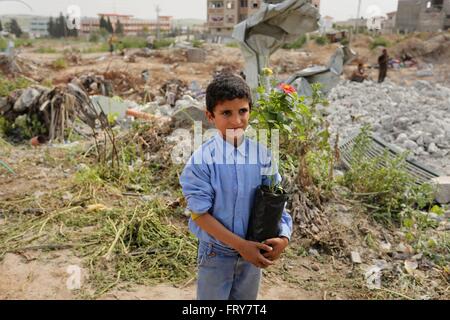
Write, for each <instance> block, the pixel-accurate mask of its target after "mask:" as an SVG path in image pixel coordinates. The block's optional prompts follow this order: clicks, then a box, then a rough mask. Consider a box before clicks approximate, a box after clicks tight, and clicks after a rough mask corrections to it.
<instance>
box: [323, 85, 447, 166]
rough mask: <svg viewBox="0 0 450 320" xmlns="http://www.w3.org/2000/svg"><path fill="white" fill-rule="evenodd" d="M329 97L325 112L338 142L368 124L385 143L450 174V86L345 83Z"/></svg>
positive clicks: (336, 88)
mask: <svg viewBox="0 0 450 320" xmlns="http://www.w3.org/2000/svg"><path fill="white" fill-rule="evenodd" d="M328 98H329V101H330V106H329V107H328V108H325V112H326V113H327V114H328V120H329V121H330V123H331V126H330V129H331V131H332V133H334V134H336V133H339V136H340V139H341V140H340V141H344V140H345V139H346V138H348V137H350V136H351V135H353V134H355V132H358V130H359V128H361V127H362V126H363V125H364V124H370V125H371V127H372V130H373V132H374V133H375V134H376V135H377V136H379V137H380V138H381V139H383V140H384V141H386V142H387V143H390V144H392V145H393V146H394V147H398V148H400V149H404V150H408V151H410V155H411V157H412V158H414V159H416V160H419V161H421V162H424V163H425V164H427V165H428V166H430V167H431V168H434V169H436V170H437V171H438V172H441V173H446V174H450V161H449V159H450V88H447V87H444V86H442V85H439V84H431V83H429V82H427V81H423V80H419V81H416V82H415V83H414V84H413V86H411V87H402V86H398V85H396V84H393V83H392V82H390V81H386V82H385V83H383V84H381V85H380V84H376V83H373V82H371V81H367V82H364V83H356V82H349V81H343V82H341V83H340V84H339V85H338V86H337V87H335V88H334V89H333V91H332V92H331V93H330V95H329V97H328Z"/></svg>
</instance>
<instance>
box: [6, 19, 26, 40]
mask: <svg viewBox="0 0 450 320" xmlns="http://www.w3.org/2000/svg"><path fill="white" fill-rule="evenodd" d="M6 29H7V31H8V32H10V33H12V34H14V35H15V36H16V37H18V38H19V37H20V36H21V35H22V33H23V32H22V29H21V28H20V26H19V23H18V22H17V20H16V19H11V21H10V22H9V23H8V24H7V25H6Z"/></svg>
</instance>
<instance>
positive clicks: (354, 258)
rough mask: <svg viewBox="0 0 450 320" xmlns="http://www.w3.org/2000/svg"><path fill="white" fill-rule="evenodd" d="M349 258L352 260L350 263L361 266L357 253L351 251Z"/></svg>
mask: <svg viewBox="0 0 450 320" xmlns="http://www.w3.org/2000/svg"><path fill="white" fill-rule="evenodd" d="M350 256H351V259H352V262H353V263H358V264H361V263H362V259H361V256H360V255H359V253H358V252H356V251H352V252H351V253H350Z"/></svg>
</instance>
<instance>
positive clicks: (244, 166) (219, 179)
mask: <svg viewBox="0 0 450 320" xmlns="http://www.w3.org/2000/svg"><path fill="white" fill-rule="evenodd" d="M271 173H273V174H271ZM271 177H273V178H272V179H274V180H275V182H277V183H278V182H280V181H281V176H280V175H279V173H278V170H277V169H276V166H275V165H274V166H272V159H271V154H270V151H269V150H268V149H267V148H266V147H264V146H263V145H262V144H260V143H257V142H256V141H254V140H251V139H249V138H245V139H244V141H243V142H242V143H241V145H240V146H239V147H237V148H235V147H234V146H233V145H232V144H230V143H228V142H226V141H225V140H224V139H223V138H222V136H221V135H220V134H219V133H217V134H216V135H215V136H214V137H213V138H211V139H210V140H208V141H207V142H205V143H204V144H203V145H202V146H201V147H200V148H198V149H197V150H196V151H195V152H194V153H193V155H192V156H191V158H190V159H189V161H188V163H187V164H186V166H185V168H184V170H183V173H182V174H181V176H180V184H181V186H182V189H183V194H184V196H185V198H186V200H187V205H188V209H189V210H191V211H192V212H193V213H195V214H204V213H209V214H211V215H212V216H213V217H214V218H216V219H217V220H218V221H219V222H220V223H221V224H222V225H224V226H225V227H226V228H227V229H228V230H230V231H231V232H233V233H234V234H236V235H238V236H240V237H242V238H244V239H245V236H246V233H247V228H248V222H249V217H250V212H251V208H252V206H253V199H254V197H255V191H256V189H257V187H258V186H260V185H262V184H264V185H270V183H271ZM189 229H190V230H191V232H192V233H193V234H194V235H196V236H197V238H198V239H199V240H200V241H205V242H208V243H213V244H216V245H219V246H221V247H224V248H228V249H230V250H233V249H231V248H229V247H228V246H227V245H225V244H224V243H222V242H220V241H219V240H216V239H215V238H213V237H212V236H210V235H209V234H208V233H207V232H205V231H203V230H202V229H201V228H200V227H199V226H198V225H197V224H196V223H195V222H194V221H193V220H192V218H191V219H190V220H189ZM291 234H292V218H291V216H290V215H289V214H288V213H287V212H286V210H284V212H283V214H282V219H281V222H280V234H279V236H284V237H287V238H290V236H291ZM233 251H234V250H233Z"/></svg>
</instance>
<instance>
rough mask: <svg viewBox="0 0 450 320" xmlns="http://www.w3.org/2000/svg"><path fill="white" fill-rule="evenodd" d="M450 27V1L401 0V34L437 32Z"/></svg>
mask: <svg viewBox="0 0 450 320" xmlns="http://www.w3.org/2000/svg"><path fill="white" fill-rule="evenodd" d="M449 27H450V0H399V2H398V9H397V21H396V29H397V30H398V31H399V32H405V33H407V32H414V31H427V32H436V31H439V30H445V29H448V28H449Z"/></svg>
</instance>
